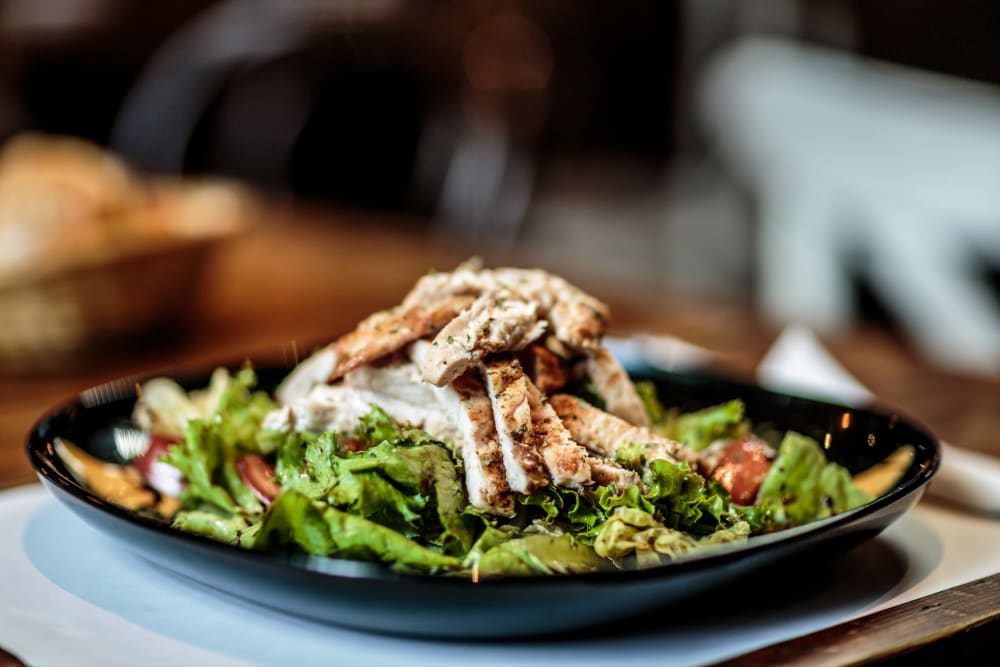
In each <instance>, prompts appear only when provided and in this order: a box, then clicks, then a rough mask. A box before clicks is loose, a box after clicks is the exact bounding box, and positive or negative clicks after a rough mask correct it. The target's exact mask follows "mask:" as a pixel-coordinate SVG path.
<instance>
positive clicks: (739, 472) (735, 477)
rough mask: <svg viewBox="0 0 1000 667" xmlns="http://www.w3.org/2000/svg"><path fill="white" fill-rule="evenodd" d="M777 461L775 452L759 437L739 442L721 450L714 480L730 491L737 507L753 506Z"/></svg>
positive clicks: (743, 439) (731, 443) (750, 437)
mask: <svg viewBox="0 0 1000 667" xmlns="http://www.w3.org/2000/svg"><path fill="white" fill-rule="evenodd" d="M774 457H775V452H774V449H772V448H771V446H770V445H768V444H767V443H766V442H764V441H763V440H761V439H760V438H758V437H757V436H755V435H748V436H745V437H743V438H738V439H736V440H733V441H732V442H730V443H729V444H728V445H726V446H725V447H724V448H723V449H722V452H721V453H720V454H719V458H718V464H717V465H716V466H715V471H714V472H713V473H712V477H713V478H714V479H716V480H717V481H718V482H719V483H720V484H722V486H724V487H725V488H726V490H727V491H729V495H731V496H732V498H733V502H734V503H736V504H738V505H753V503H754V501H755V500H756V499H757V492H758V491H760V485H761V483H762V482H763V481H764V478H765V477H766V476H767V473H768V471H769V470H770V469H771V462H772V461H773V460H774Z"/></svg>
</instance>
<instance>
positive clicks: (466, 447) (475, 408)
mask: <svg viewBox="0 0 1000 667" xmlns="http://www.w3.org/2000/svg"><path fill="white" fill-rule="evenodd" d="M435 391H436V392H437V394H438V397H439V399H440V401H441V405H442V406H443V407H444V409H445V412H446V414H447V415H448V416H449V417H450V418H451V419H452V420H453V422H454V423H455V425H456V426H457V430H458V434H459V447H460V455H461V457H462V461H463V465H464V467H465V488H466V490H467V492H468V494H469V503H470V504H471V505H472V506H473V507H475V508H477V509H481V510H485V511H487V512H490V513H492V514H498V515H501V516H510V515H512V514H513V513H514V496H513V495H511V489H510V484H509V483H508V482H507V471H506V469H505V468H504V463H503V451H502V449H501V447H500V442H499V440H498V438H497V429H496V424H495V423H494V420H493V403H492V402H491V401H490V398H489V396H488V395H487V393H486V387H485V385H484V383H483V379H482V377H481V376H480V374H479V369H474V370H470V371H468V372H467V373H465V374H463V375H460V376H459V377H457V378H455V380H454V382H452V383H451V384H450V385H448V386H446V387H438V388H435Z"/></svg>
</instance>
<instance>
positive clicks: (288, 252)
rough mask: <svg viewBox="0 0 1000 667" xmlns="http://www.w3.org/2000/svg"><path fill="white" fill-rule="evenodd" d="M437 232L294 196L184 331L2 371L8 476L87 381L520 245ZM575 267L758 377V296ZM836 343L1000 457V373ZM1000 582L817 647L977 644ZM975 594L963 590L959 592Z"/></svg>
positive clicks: (907, 409)
mask: <svg viewBox="0 0 1000 667" xmlns="http://www.w3.org/2000/svg"><path fill="white" fill-rule="evenodd" d="M425 231H426V230H424V229H423V226H422V223H421V222H420V221H407V220H393V221H388V220H386V219H385V218H384V217H373V216H364V215H359V214H355V213H339V214H335V213H329V212H316V211H305V210H297V209H294V208H291V207H287V206H286V207H274V208H271V209H269V210H268V212H267V214H266V215H265V216H264V222H263V223H262V224H261V225H260V226H259V227H258V228H256V229H254V230H253V231H252V232H250V233H248V234H246V235H244V236H242V237H240V238H239V239H237V240H234V241H233V242H231V243H228V244H227V245H226V246H224V247H222V248H220V249H219V251H218V252H217V253H216V254H215V255H214V256H213V258H212V260H211V262H210V264H209V266H208V267H207V269H206V274H205V276H204V278H205V279H204V281H203V283H202V287H201V289H200V291H199V293H198V294H197V296H196V297H195V298H194V299H193V301H192V303H191V308H190V313H189V314H188V316H187V318H186V319H184V320H182V321H179V322H178V325H179V326H178V328H179V331H177V332H174V333H173V334H172V335H168V336H164V337H160V338H159V339H158V340H156V341H146V342H144V343H138V344H131V345H127V346H121V347H119V348H117V349H115V350H112V351H110V352H109V351H105V352H93V353H91V354H88V355H86V357H85V358H79V359H74V360H71V361H69V362H66V363H64V364H62V365H61V366H60V368H59V369H58V370H52V369H49V370H46V371H38V370H31V369H26V370H22V371H7V372H6V374H3V375H0V406H2V407H0V488H2V487H4V486H12V485H16V484H22V483H28V482H32V481H33V480H34V474H33V472H32V470H31V468H30V467H29V465H28V463H27V459H26V458H25V456H24V454H23V452H22V449H23V447H22V442H23V440H24V436H25V434H26V433H27V431H28V430H29V429H30V427H31V425H32V423H33V422H34V420H35V419H36V418H38V417H39V416H40V415H41V413H42V412H43V411H44V410H45V409H46V408H48V407H50V406H52V405H53V404H55V403H58V402H59V401H61V400H63V399H66V398H69V397H71V396H72V395H73V394H74V393H76V392H77V391H79V390H81V389H84V388H86V387H88V386H92V385H95V384H98V383H100V382H103V381H106V380H110V379H112V378H115V377H120V376H122V375H127V374H133V373H148V372H152V371H156V370H158V369H164V368H170V367H177V366H186V365H205V364H210V363H213V362H216V361H220V360H225V361H235V360H239V359H242V358H253V359H257V360H266V359H272V360H273V359H279V358H283V357H284V358H287V356H288V355H296V354H297V355H299V356H301V355H303V354H305V353H306V352H308V351H309V349H312V347H314V346H316V345H318V344H321V343H324V342H326V341H328V340H331V339H333V338H334V337H336V336H337V335H338V334H340V333H343V332H345V331H347V330H349V329H350V328H352V327H353V325H354V324H355V323H356V322H357V321H358V320H359V319H361V318H362V317H364V316H365V315H367V314H369V313H370V312H372V311H373V310H376V309H379V308H383V307H387V306H390V305H393V304H395V303H396V302H398V300H399V299H400V298H401V297H402V295H403V294H404V293H405V292H406V290H407V289H408V288H409V286H410V285H411V284H412V283H413V281H414V280H415V279H416V278H417V277H419V276H420V275H421V274H423V273H424V272H425V271H426V270H428V269H429V268H431V267H435V268H449V267H451V266H453V265H454V264H456V263H457V262H458V261H460V260H462V259H464V258H465V257H467V256H469V255H470V254H473V253H474V252H475V253H477V254H480V255H482V256H483V257H484V259H486V261H487V263H488V264H496V263H501V262H502V263H511V264H516V263H518V255H517V254H516V253H514V254H512V255H511V254H506V255H502V256H501V255H497V254H495V253H492V252H491V250H490V249H489V248H488V247H486V248H482V247H480V248H472V247H471V246H469V245H462V244H454V243H446V242H442V240H441V239H439V238H435V237H434V235H433V234H427V233H425ZM533 256H535V257H537V253H535V254H534V255H533ZM564 275H566V277H567V278H569V279H570V280H571V281H573V282H576V283H577V284H578V285H580V286H581V287H583V288H584V289H586V290H587V291H590V292H591V293H593V294H595V295H597V296H599V297H600V298H602V299H604V300H606V301H608V302H609V303H610V304H611V307H612V313H613V324H612V331H613V332H614V333H618V334H622V333H627V332H635V331H643V332H653V333H665V334H673V335H676V336H679V337H682V338H685V339H687V340H690V341H692V342H695V343H698V344H700V345H702V346H704V347H707V348H709V349H711V350H713V351H716V352H718V353H719V354H720V356H721V359H722V360H723V362H722V363H723V365H724V367H725V369H726V370H728V371H729V372H731V373H733V374H736V375H740V376H744V377H748V376H749V373H750V370H751V369H752V368H753V367H754V365H755V364H756V363H757V361H758V360H759V359H760V357H761V355H762V354H763V352H764V351H765V350H766V349H767V347H768V346H769V345H770V343H771V342H772V341H773V339H774V336H775V335H776V333H777V331H776V330H775V329H773V328H770V327H767V326H765V325H763V324H761V323H760V322H759V321H757V320H756V319H755V318H754V317H753V315H752V312H751V310H750V308H749V307H748V306H747V305H746V304H731V303H704V302H694V301H691V300H686V299H684V298H681V297H678V296H677V295H673V294H670V293H668V292H666V291H661V292H657V291H653V292H650V291H644V292H643V293H641V294H637V293H635V291H627V290H624V289H622V288H621V286H619V285H616V284H609V283H608V282H607V281H605V280H597V279H595V277H594V276H593V275H588V273H587V271H586V269H585V267H582V266H581V267H578V268H576V269H574V270H572V271H570V272H568V273H565V272H564ZM825 342H826V343H827V344H828V345H829V347H830V348H831V349H832V351H833V352H834V353H835V354H836V355H837V356H838V358H839V359H840V360H841V361H842V362H843V363H844V365H845V366H846V367H847V368H848V370H850V371H851V372H852V373H854V374H855V375H856V376H857V377H858V378H859V379H860V380H861V381H862V382H864V383H865V384H867V385H868V386H869V387H870V388H871V389H872V390H873V391H874V392H875V393H876V394H877V395H878V396H880V397H881V399H882V400H883V401H884V402H885V403H887V404H889V405H892V406H894V407H895V408H898V409H900V410H902V411H903V412H904V413H907V414H910V415H913V416H915V417H916V418H917V419H918V420H919V421H921V422H923V423H924V424H926V425H927V426H928V427H929V428H930V429H931V430H933V431H934V432H935V433H936V434H937V435H938V436H940V437H941V438H942V439H945V440H947V441H949V442H953V443H956V444H961V445H962V446H964V447H968V448H971V449H975V450H979V451H983V452H990V453H993V454H996V455H1000V437H998V436H997V434H998V433H1000V383H998V382H991V381H987V380H984V379H976V378H972V377H963V376H957V375H953V374H950V373H947V372H944V371H941V370H937V369H933V368H930V367H928V366H927V365H926V364H925V363H924V362H922V361H921V360H920V359H919V358H918V357H917V356H916V355H915V354H914V353H913V352H912V351H911V350H909V349H908V348H907V346H906V345H905V344H904V343H903V342H901V341H900V340H899V339H898V338H897V337H895V336H894V335H893V334H892V333H890V332H888V331H886V330H883V329H880V328H878V327H874V326H865V327H857V328H855V329H852V330H851V331H849V332H846V333H845V334H844V335H842V336H840V337H838V338H835V339H830V340H827V341H825ZM993 580H994V581H993V582H992V584H990V585H992V588H989V585H987V587H986V588H980V589H977V593H976V595H975V596H974V599H976V600H978V601H979V602H980V607H984V608H978V611H976V612H975V613H971V614H964V615H961V618H960V619H958V618H957V617H956V615H955V614H954V613H950V612H949V609H951V607H947V606H945V607H933V606H932V607H931V609H932V610H933V609H941V613H939V614H938V615H937V616H935V617H932V618H931V622H932V623H933V627H935V628H937V630H936V631H934V632H931V631H929V630H927V628H926V627H924V626H919V627H917V625H915V624H914V623H913V621H912V618H911V617H909V616H904V617H903V619H902V620H903V624H902V625H899V623H898V622H897V621H899V619H898V618H896V619H895V621H894V620H893V617H887V616H886V614H888V612H883V613H882V614H877V615H876V617H878V618H872V619H866V620H865V621H863V622H862V625H861V630H864V631H865V632H864V633H862V634H864V636H866V637H868V638H869V639H870V641H867V642H864V643H863V645H861V646H858V645H856V644H857V643H856V642H855V643H851V642H849V641H848V640H849V639H850V638H852V637H854V638H856V637H857V636H859V635H858V629H859V628H858V627H857V626H852V627H850V628H844V629H834V630H831V631H829V632H828V633H827V634H826V635H825V637H824V638H820V639H817V640H816V641H817V642H819V643H818V644H816V645H817V646H820V647H822V646H825V645H828V644H829V643H830V642H832V643H833V645H838V644H839V645H841V646H843V647H844V648H845V649H846V648H847V646H850V647H851V649H850V650H847V651H846V652H845V651H840V652H839V653H837V654H836V660H835V662H849V661H852V660H862V661H863V660H866V659H869V658H871V657H872V656H875V655H879V654H882V655H885V654H893V653H894V652H898V651H901V650H903V649H906V648H908V647H911V646H923V645H925V644H929V642H930V640H940V639H941V638H942V637H952V636H956V637H958V638H957V639H956V638H954V637H952V638H951V639H948V642H952V643H954V642H956V641H958V642H964V644H962V646H965V647H966V648H969V647H972V649H971V650H974V649H976V648H977V647H978V646H982V647H985V642H982V639H981V636H982V633H981V632H980V633H973V634H972V635H968V634H965V635H956V633H958V632H960V631H963V630H967V629H968V628H970V627H973V626H976V625H978V624H981V623H984V622H987V621H992V622H990V625H989V627H990V628H992V629H993V630H994V631H995V630H997V629H1000V623H997V622H996V619H997V617H998V615H1000V594H998V592H997V588H998V582H997V578H996V577H994V578H993ZM984 591H985V593H984ZM983 595H986V596H987V597H986V598H983ZM990 595H992V597H989V596H990ZM965 599H966V598H962V597H961V596H960V598H959V600H958V602H957V604H959V606H961V605H962V604H963V602H962V600H965ZM984 599H985V600H986V601H987V602H986V603H985V604H984V603H983V602H982V601H983V600H984ZM934 604H937V603H934ZM948 604H956V603H955V600H951V601H950V602H948ZM969 606H970V605H968V604H966V607H969ZM917 609H918V610H921V608H920V606H918V607H917ZM890 611H892V610H890ZM946 612H948V613H946ZM921 618H923V619H924V620H926V618H927V609H922V610H921ZM887 619H888V620H887ZM886 623H889V625H886ZM900 632H902V633H903V634H899V633H900ZM973 635H974V636H973ZM975 637H980V639H976V638H975ZM976 641H980V642H981V643H980V644H979V645H975V644H974V642H976ZM970 642H973V643H970ZM941 646H943V644H941V642H940V641H936V643H933V644H929V646H925V647H924V648H923V649H922V650H923V651H925V652H928V653H926V654H927V655H931V654H930V653H929V652H931V651H935V650H937V651H940V650H941V649H940V647H941ZM948 646H952V644H948ZM780 651H786V652H785V653H781V652H780ZM780 651H779V652H777V653H768V654H764V658H765V659H766V660H775V659H777V658H779V657H781V658H783V659H786V658H796V659H797V658H798V657H800V656H803V655H804V657H805V659H806V661H807V662H822V660H820V658H821V655H820V654H818V653H816V652H815V650H814V649H812V648H810V645H809V644H808V643H807V644H806V645H801V644H800V645H793V646H790V647H784V648H782V649H781V650H780ZM803 651H805V652H804V653H803ZM759 657H761V656H759V655H758V656H756V657H754V658H753V659H754V660H755V659H756V658H759ZM747 660H748V661H749V660H751V658H748V659H747Z"/></svg>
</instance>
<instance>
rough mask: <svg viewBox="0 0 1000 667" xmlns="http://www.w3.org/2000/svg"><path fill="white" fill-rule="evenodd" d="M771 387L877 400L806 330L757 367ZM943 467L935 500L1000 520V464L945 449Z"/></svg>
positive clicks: (851, 400)
mask: <svg viewBox="0 0 1000 667" xmlns="http://www.w3.org/2000/svg"><path fill="white" fill-rule="evenodd" d="M757 379H758V381H759V382H760V383H761V384H762V385H763V386H766V387H769V388H771V389H775V390H777V391H782V392H784V393H788V394H796V395H799V396H807V397H811V398H819V399H826V400H830V401H834V402H837V403H843V404H846V405H851V406H858V407H861V406H864V405H867V404H869V403H871V402H872V400H873V398H874V396H873V395H872V393H871V392H870V391H868V389H867V388H865V387H864V386H863V385H862V384H861V383H859V382H858V381H857V379H855V378H854V377H853V376H852V375H851V374H850V373H848V372H847V370H845V369H844V367H843V366H841V365H840V364H839V363H837V360H836V359H834V358H833V356H831V354H830V353H829V352H828V351H827V350H826V348H825V347H823V344H822V343H820V341H819V340H818V339H817V338H816V336H815V335H814V334H813V333H812V331H810V330H809V329H806V328H804V327H801V326H790V327H788V328H786V329H785V330H784V331H783V332H782V333H781V335H780V336H778V339H777V340H776V341H775V342H774V344H773V345H772V346H771V348H770V349H769V350H768V352H767V354H766V355H765V356H764V359H763V360H762V361H761V362H760V365H759V366H758V367H757ZM941 447H942V455H941V467H940V469H939V470H938V473H937V475H936V476H935V477H934V480H933V481H932V482H931V485H930V487H929V488H928V490H927V493H928V495H929V496H933V497H935V498H938V499H940V500H944V501H947V502H951V503H955V504H957V505H961V506H962V507H965V508H968V509H971V510H974V511H977V512H984V513H987V514H996V515H998V516H1000V487H998V486H997V484H996V480H997V479H998V478H1000V459H997V458H995V457H992V456H988V455H985V454H980V453H978V452H974V451H971V450H967V449H961V448H960V447H955V446H953V445H948V444H945V443H942V444H941Z"/></svg>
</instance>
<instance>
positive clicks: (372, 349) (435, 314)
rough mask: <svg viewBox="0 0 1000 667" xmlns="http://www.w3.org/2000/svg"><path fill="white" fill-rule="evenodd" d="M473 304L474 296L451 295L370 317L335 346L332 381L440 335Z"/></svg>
mask: <svg viewBox="0 0 1000 667" xmlns="http://www.w3.org/2000/svg"><path fill="white" fill-rule="evenodd" d="M472 302H473V299H472V297H468V296H450V297H447V298H444V299H439V300H437V301H435V302H433V303H429V304H418V305H414V306H410V307H405V306H397V307H395V308H391V309H389V310H383V311H380V312H377V313H375V314H373V315H371V316H369V317H368V318H367V319H365V320H363V321H362V322H361V324H359V325H358V326H357V328H356V329H355V330H354V331H352V332H351V333H349V334H346V335H344V336H341V337H340V338H339V339H337V340H336V341H335V342H334V343H333V344H332V348H333V351H334V354H335V355H336V357H335V358H336V362H335V365H334V368H333V371H332V372H331V373H330V381H331V382H333V381H334V380H337V379H339V378H341V377H343V376H344V374H345V373H347V372H349V371H351V370H353V369H355V368H358V367H360V366H363V365H365V364H368V363H370V362H372V361H375V360H377V359H380V358H382V357H385V356H387V355H389V354H392V353H393V352H397V351H399V350H401V349H402V348H403V347H405V346H406V345H408V344H409V343H412V342H413V341H415V340H417V339H420V338H426V337H427V336H431V335H434V334H436V333H437V332H438V331H440V330H441V328H442V327H444V326H445V325H446V324H448V323H449V322H451V321H452V320H453V319H454V318H455V316H457V315H458V314H459V313H461V312H462V311H464V310H465V309H466V308H468V307H469V306H470V305H471V304H472Z"/></svg>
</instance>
